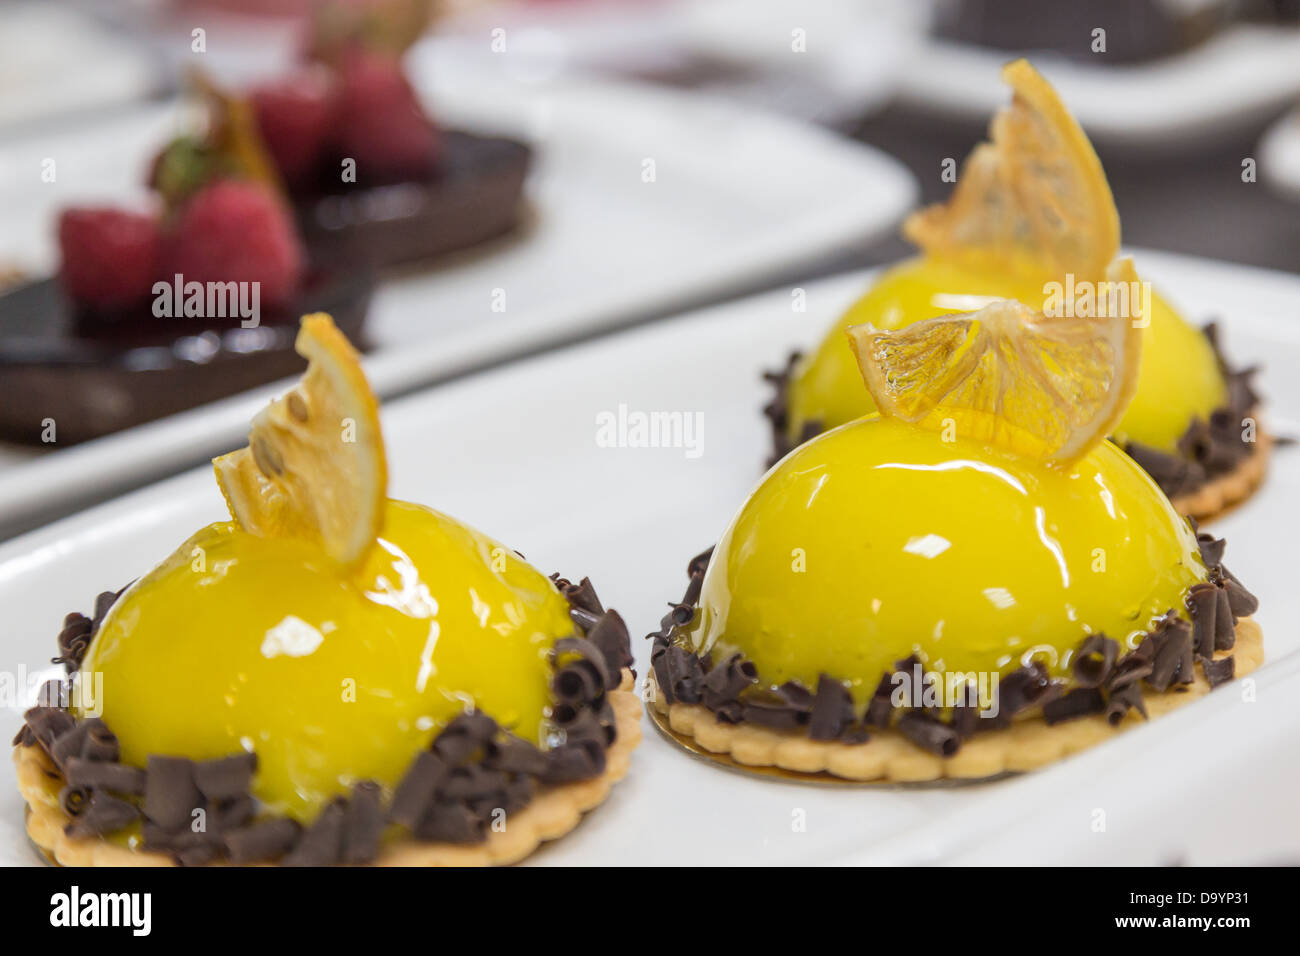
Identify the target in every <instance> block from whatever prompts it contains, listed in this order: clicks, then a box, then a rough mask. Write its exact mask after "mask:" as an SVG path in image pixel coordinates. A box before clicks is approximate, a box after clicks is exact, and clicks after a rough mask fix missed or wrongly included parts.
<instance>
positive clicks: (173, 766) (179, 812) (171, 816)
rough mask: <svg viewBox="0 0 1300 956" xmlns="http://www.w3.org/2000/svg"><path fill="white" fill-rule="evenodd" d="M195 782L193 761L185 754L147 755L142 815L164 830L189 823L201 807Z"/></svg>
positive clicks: (201, 801)
mask: <svg viewBox="0 0 1300 956" xmlns="http://www.w3.org/2000/svg"><path fill="white" fill-rule="evenodd" d="M203 805H204V800H203V794H201V793H200V792H199V788H198V787H197V786H195V783H194V762H193V761H192V760H186V759H185V758H184V757H160V756H150V757H149V759H148V762H147V763H146V765H145V790H144V815H145V816H146V817H148V818H149V819H150V820H151V821H153V822H154V823H155V824H157V825H158V826H159V827H160V828H161V829H163V830H166V831H172V830H180V829H181V828H182V827H188V826H189V825H190V821H191V819H193V814H194V811H195V810H197V809H199V808H201V807H203Z"/></svg>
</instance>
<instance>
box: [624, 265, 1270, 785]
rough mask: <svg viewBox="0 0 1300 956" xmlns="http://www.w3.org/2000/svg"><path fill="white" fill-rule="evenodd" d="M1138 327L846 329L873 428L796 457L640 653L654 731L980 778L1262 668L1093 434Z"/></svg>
mask: <svg viewBox="0 0 1300 956" xmlns="http://www.w3.org/2000/svg"><path fill="white" fill-rule="evenodd" d="M1109 274H1110V275H1111V276H1113V277H1115V278H1117V279H1125V278H1129V277H1131V275H1132V266H1131V263H1128V262H1126V261H1125V262H1119V263H1115V264H1113V265H1112V267H1111V270H1110V272H1109ZM1144 327H1145V323H1144V322H1143V321H1141V317H1137V318H1136V319H1130V318H1126V317H1119V316H1114V317H1099V318H1095V319H1092V318H1082V319H1073V320H1071V319H1060V318H1048V317H1047V316H1044V315H1041V314H1036V313H1034V312H1033V310H1031V309H1028V308H1027V307H1025V306H1024V305H1022V304H1020V303H1017V302H1013V301H996V302H993V303H991V304H989V305H987V306H985V307H984V308H983V309H981V310H979V311H977V312H974V313H971V314H956V315H948V316H942V317H936V318H933V319H929V320H926V321H922V322H918V323H914V324H912V325H909V326H907V327H906V328H903V329H900V330H894V331H882V330H877V329H874V328H870V327H863V326H859V327H854V328H852V329H850V331H849V336H848V346H849V347H848V349H847V351H849V353H850V354H851V355H853V356H854V357H855V358H856V359H857V363H858V365H859V366H860V373H861V374H860V379H861V380H865V381H866V384H867V390H868V391H869V393H870V395H871V397H872V399H873V401H874V404H875V405H876V407H877V408H878V409H880V411H879V412H878V413H876V414H872V415H868V416H865V417H861V418H857V419H855V420H853V421H850V422H849V423H847V424H844V425H841V426H839V427H838V428H834V429H832V430H830V431H828V432H824V433H822V434H821V435H819V436H817V437H815V438H813V439H811V440H809V441H808V442H806V443H804V444H803V445H801V446H799V447H798V448H796V449H795V450H794V451H792V452H791V453H790V454H789V455H787V456H786V457H785V458H784V459H783V460H781V461H780V462H779V463H778V464H776V465H775V466H774V467H773V468H772V469H771V471H769V472H768V474H767V475H766V476H764V478H763V479H762V481H760V482H759V484H758V486H757V488H756V489H755V490H754V491H753V493H752V494H751V495H750V496H749V498H748V500H747V501H746V502H745V503H744V505H743V506H742V507H741V509H740V511H739V513H738V514H737V515H736V517H735V518H734V519H733V521H732V522H731V525H730V526H729V527H728V528H727V530H726V532H725V533H724V534H723V536H722V538H721V540H720V541H719V542H718V544H717V546H716V547H715V548H714V549H712V550H711V551H710V552H706V554H704V555H701V556H700V557H699V558H697V559H696V560H695V561H693V562H692V564H691V567H690V569H689V574H690V577H691V586H690V588H689V589H688V591H687V594H686V597H685V599H684V600H683V601H682V602H681V603H680V604H679V605H677V606H675V607H674V609H673V611H672V612H671V613H670V614H669V615H668V616H667V617H666V618H665V619H664V623H663V627H662V628H661V630H660V631H659V632H658V633H657V634H656V635H654V640H655V647H654V651H653V653H652V664H653V668H652V673H651V674H650V675H649V677H648V680H649V682H650V690H651V694H650V700H651V701H652V703H651V705H650V706H651V712H652V714H654V715H656V716H657V720H658V722H659V723H660V724H661V727H662V728H663V729H665V730H666V732H668V733H669V734H670V735H671V736H673V737H674V739H676V740H678V742H680V743H682V744H683V745H685V746H687V747H688V748H690V749H692V750H695V751H696V752H699V753H704V754H706V755H711V756H714V757H715V758H718V759H721V760H723V761H724V762H729V763H732V764H737V765H741V766H748V767H762V768H778V769H780V770H784V771H786V772H790V773H796V774H811V775H818V774H820V775H831V776H835V777H840V778H846V779H852V780H861V781H871V780H897V781H925V780H933V779H937V778H940V777H952V778H983V777H989V776H993V775H996V774H999V773H1002V772H1005V771H1013V770H1027V769H1031V768H1033V767H1036V766H1040V765H1042V764H1044V763H1046V762H1049V761H1051V760H1053V759H1056V758H1059V757H1061V756H1064V755H1066V754H1068V753H1070V752H1073V751H1075V750H1078V749H1081V748H1083V747H1086V746H1090V745H1092V744H1094V743H1097V742H1099V741H1101V740H1103V739H1105V738H1106V737H1107V736H1109V735H1111V734H1113V733H1115V732H1117V731H1119V730H1122V729H1124V728H1127V727H1129V726H1132V725H1134V724H1136V723H1140V717H1143V716H1156V715H1158V714H1160V713H1163V712H1164V711H1166V710H1168V709H1170V708H1172V707H1174V706H1177V705H1179V704H1182V703H1185V702H1187V701H1189V700H1193V699H1195V698H1196V697H1197V696H1199V695H1201V694H1204V693H1208V692H1209V690H1210V689H1211V688H1212V687H1213V686H1216V685H1218V684H1220V683H1222V682H1224V681H1226V680H1229V679H1231V678H1232V677H1233V676H1234V675H1240V674H1242V673H1245V672H1246V671H1248V670H1250V669H1252V668H1253V667H1255V666H1257V664H1258V663H1259V661H1260V659H1261V655H1262V652H1261V649H1260V636H1259V631H1258V628H1257V627H1256V626H1255V624H1254V621H1253V620H1251V619H1250V617H1249V615H1250V614H1251V613H1252V612H1253V611H1254V609H1255V606H1256V603H1257V602H1256V601H1255V599H1254V597H1253V596H1252V595H1250V594H1249V593H1248V592H1247V591H1246V590H1245V589H1244V588H1243V587H1242V586H1241V584H1240V582H1238V581H1237V579H1236V578H1235V577H1233V576H1232V575H1231V574H1230V573H1229V572H1228V571H1227V570H1226V569H1225V568H1224V567H1223V565H1222V549H1223V543H1222V541H1218V540H1216V539H1214V538H1211V537H1210V536H1208V535H1204V534H1201V535H1198V533H1197V531H1196V529H1195V527H1194V525H1192V524H1191V523H1190V522H1189V520H1188V519H1186V518H1184V517H1182V516H1180V515H1179V514H1178V512H1177V511H1176V510H1175V509H1174V508H1173V506H1172V505H1171V503H1170V502H1169V500H1168V499H1167V498H1166V497H1165V495H1164V494H1162V493H1161V491H1160V489H1159V488H1158V487H1157V486H1156V485H1155V483H1154V482H1153V481H1152V480H1151V478H1150V477H1149V476H1148V475H1147V474H1146V473H1145V472H1144V471H1143V470H1142V469H1141V468H1140V467H1138V465H1137V464H1136V463H1135V462H1134V461H1133V459H1132V458H1130V457H1129V456H1127V455H1125V454H1124V453H1123V452H1122V451H1121V450H1120V449H1119V448H1118V447H1117V446H1116V445H1114V444H1112V443H1111V442H1109V441H1107V440H1105V438H1104V436H1105V435H1107V434H1109V433H1111V432H1113V430H1114V428H1115V423H1116V422H1118V421H1120V420H1122V419H1123V417H1124V416H1125V415H1126V414H1127V413H1128V401H1129V399H1130V397H1131V396H1132V394H1133V392H1134V390H1135V389H1136V388H1137V387H1138V384H1137V383H1138V378H1139V368H1141V367H1142V364H1141V363H1142V359H1141V353H1142V349H1143V341H1142V339H1143V337H1144V335H1145V334H1147V332H1149V327H1147V328H1145V331H1144ZM1135 715H1137V716H1135Z"/></svg>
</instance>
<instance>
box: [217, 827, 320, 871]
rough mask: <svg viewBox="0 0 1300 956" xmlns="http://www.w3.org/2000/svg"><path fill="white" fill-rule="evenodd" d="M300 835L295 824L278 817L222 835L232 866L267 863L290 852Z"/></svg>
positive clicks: (300, 829)
mask: <svg viewBox="0 0 1300 956" xmlns="http://www.w3.org/2000/svg"><path fill="white" fill-rule="evenodd" d="M301 832H302V827H301V826H299V825H298V823H296V822H295V821H293V820H291V819H289V818H288V817H278V818H276V819H274V820H266V821H264V822H262V823H254V824H252V825H251V826H246V827H241V828H240V829H238V830H232V831H231V832H229V833H226V834H224V835H223V837H222V843H223V845H224V846H225V848H226V854H227V855H228V856H229V857H230V862H231V863H235V864H240V865H243V864H247V863H266V862H268V861H270V860H274V859H277V858H278V857H280V856H282V855H284V854H285V853H287V852H289V849H290V847H292V846H293V845H294V844H295V843H297V842H298V835H299V833H301Z"/></svg>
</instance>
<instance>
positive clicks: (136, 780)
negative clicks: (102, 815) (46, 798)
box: [63, 757, 145, 796]
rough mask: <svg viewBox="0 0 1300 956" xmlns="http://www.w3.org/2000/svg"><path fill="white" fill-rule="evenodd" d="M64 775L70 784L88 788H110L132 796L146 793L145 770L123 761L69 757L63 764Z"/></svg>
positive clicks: (112, 790) (115, 791)
mask: <svg viewBox="0 0 1300 956" xmlns="http://www.w3.org/2000/svg"><path fill="white" fill-rule="evenodd" d="M63 776H64V778H65V779H66V780H67V781H68V784H69V786H73V787H84V788H85V789H87V790H109V791H111V792H113V793H121V794H129V795H131V796H140V795H141V794H143V793H144V786H145V773H144V771H143V770H141V769H140V768H139V767H129V766H127V765H126V764H122V763H107V762H105V761H102V760H87V759H85V758H84V757H69V758H68V760H67V762H66V763H65V764H64V765H63Z"/></svg>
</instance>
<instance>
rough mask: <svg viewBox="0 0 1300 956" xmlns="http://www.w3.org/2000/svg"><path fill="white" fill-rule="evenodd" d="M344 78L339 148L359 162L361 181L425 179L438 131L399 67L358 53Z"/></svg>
mask: <svg viewBox="0 0 1300 956" xmlns="http://www.w3.org/2000/svg"><path fill="white" fill-rule="evenodd" d="M341 76H342V89H341V91H340V95H339V136H338V148H339V151H340V152H341V153H342V155H343V156H344V157H345V158H351V159H354V160H356V163H357V181H358V182H360V183H367V182H375V181H380V182H382V181H392V180H396V179H425V178H427V177H428V176H429V174H430V172H431V169H432V167H433V163H434V161H435V160H436V159H437V156H438V133H437V130H436V129H434V126H433V124H432V123H431V122H429V118H428V117H427V116H425V115H424V112H423V110H421V108H420V103H419V100H418V99H417V98H416V96H415V91H414V90H413V89H411V84H410V83H408V82H407V80H406V76H405V75H404V74H403V73H402V65H401V63H400V62H399V61H398V60H397V59H395V58H394V57H392V56H385V55H382V54H377V53H368V52H363V51H359V50H358V51H354V52H353V53H351V54H350V55H349V56H348V57H347V58H346V60H345V61H344V63H343V67H342V70H341Z"/></svg>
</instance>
